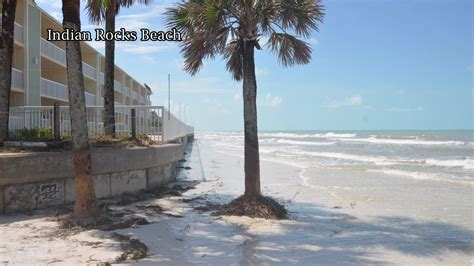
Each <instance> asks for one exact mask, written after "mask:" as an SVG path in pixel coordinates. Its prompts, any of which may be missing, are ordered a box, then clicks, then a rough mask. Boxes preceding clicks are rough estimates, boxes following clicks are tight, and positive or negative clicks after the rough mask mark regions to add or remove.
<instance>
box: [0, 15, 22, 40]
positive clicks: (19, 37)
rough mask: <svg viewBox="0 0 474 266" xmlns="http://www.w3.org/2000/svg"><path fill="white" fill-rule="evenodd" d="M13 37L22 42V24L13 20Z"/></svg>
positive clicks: (0, 24) (0, 25)
mask: <svg viewBox="0 0 474 266" xmlns="http://www.w3.org/2000/svg"><path fill="white" fill-rule="evenodd" d="M0 29H3V27H2V16H1V15H0ZM13 38H14V39H15V41H17V42H20V43H23V26H21V25H20V24H18V23H17V22H15V29H14V30H13Z"/></svg>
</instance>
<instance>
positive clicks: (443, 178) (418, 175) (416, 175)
mask: <svg viewBox="0 0 474 266" xmlns="http://www.w3.org/2000/svg"><path fill="white" fill-rule="evenodd" d="M370 171H373V172H382V173H384V174H388V175H396V176H402V177H409V178H412V179H415V180H430V181H439V182H449V183H458V184H465V185H471V186H474V181H472V180H467V179H459V178H458V179H455V178H453V177H454V176H452V175H447V174H439V173H428V172H417V171H403V170H396V169H380V170H379V169H370Z"/></svg>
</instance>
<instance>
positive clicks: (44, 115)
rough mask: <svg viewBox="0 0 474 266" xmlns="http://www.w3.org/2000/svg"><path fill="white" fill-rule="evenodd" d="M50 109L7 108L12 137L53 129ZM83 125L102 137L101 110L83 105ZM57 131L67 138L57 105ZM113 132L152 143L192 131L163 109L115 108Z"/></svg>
mask: <svg viewBox="0 0 474 266" xmlns="http://www.w3.org/2000/svg"><path fill="white" fill-rule="evenodd" d="M53 109H54V108H53V107H52V106H37V107H36V106H22V107H11V108H10V120H9V130H10V132H11V133H12V134H13V135H14V134H17V133H18V132H20V131H21V130H22V129H24V128H27V129H31V128H47V129H51V130H52V129H53V128H54V126H55V125H54V120H55V119H54V110H53ZM86 112H87V126H88V130H89V135H90V136H94V135H103V134H104V123H103V121H104V108H103V107H102V106H87V107H86ZM59 121H60V125H59V131H60V135H61V137H65V136H70V135H71V122H70V115H69V107H68V106H61V107H60V111H59ZM115 130H116V134H117V135H118V136H131V135H133V133H135V135H137V136H138V135H142V134H145V135H147V136H149V137H150V138H151V139H153V140H155V141H170V140H174V139H176V138H180V137H184V136H186V135H189V134H192V133H193V132H194V128H193V127H191V126H189V125H186V124H185V123H184V122H183V121H180V120H179V119H177V118H176V117H175V116H174V115H172V114H170V115H169V116H168V111H167V110H166V109H165V108H164V107H163V106H124V105H119V106H116V107H115Z"/></svg>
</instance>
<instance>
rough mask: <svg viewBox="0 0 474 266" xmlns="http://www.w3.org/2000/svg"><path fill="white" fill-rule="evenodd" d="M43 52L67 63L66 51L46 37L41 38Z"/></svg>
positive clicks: (57, 60)
mask: <svg viewBox="0 0 474 266" xmlns="http://www.w3.org/2000/svg"><path fill="white" fill-rule="evenodd" d="M41 52H42V53H43V54H44V55H46V56H47V57H49V58H51V59H53V60H54V61H56V62H58V63H60V64H63V65H66V52H65V51H64V50H63V49H62V48H61V47H59V46H57V45H55V44H53V43H51V42H48V41H47V40H45V39H44V38H41Z"/></svg>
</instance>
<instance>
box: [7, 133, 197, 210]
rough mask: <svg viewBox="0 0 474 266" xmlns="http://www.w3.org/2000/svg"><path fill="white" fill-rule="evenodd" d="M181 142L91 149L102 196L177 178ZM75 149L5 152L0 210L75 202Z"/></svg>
mask: <svg viewBox="0 0 474 266" xmlns="http://www.w3.org/2000/svg"><path fill="white" fill-rule="evenodd" d="M190 138H192V136H189V137H184V138H182V139H181V143H177V144H166V145H160V146H152V147H134V148H98V149H93V150H92V174H93V178H94V188H95V192H96V195H97V198H106V197H110V196H114V195H119V194H122V193H125V192H137V191H140V190H142V189H143V190H146V189H152V188H156V187H159V186H162V185H164V184H167V183H169V182H170V181H173V180H174V179H175V178H176V167H177V166H178V161H179V160H181V159H183V158H184V150H185V146H186V144H187V142H188V139H190ZM73 177H74V170H73V163H72V153H71V152H47V153H26V154H21V153H19V154H11V155H0V213H7V212H14V211H19V210H25V209H26V210H27V209H39V208H45V207H49V206H58V205H63V204H67V203H71V202H73V201H74V196H75V190H74V178H73Z"/></svg>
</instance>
